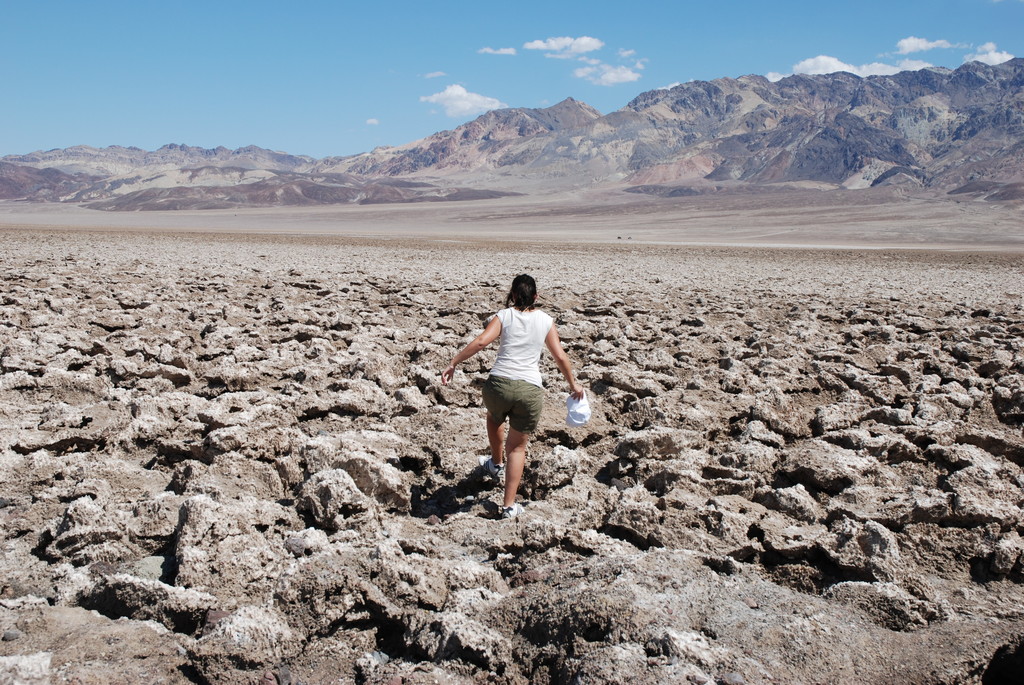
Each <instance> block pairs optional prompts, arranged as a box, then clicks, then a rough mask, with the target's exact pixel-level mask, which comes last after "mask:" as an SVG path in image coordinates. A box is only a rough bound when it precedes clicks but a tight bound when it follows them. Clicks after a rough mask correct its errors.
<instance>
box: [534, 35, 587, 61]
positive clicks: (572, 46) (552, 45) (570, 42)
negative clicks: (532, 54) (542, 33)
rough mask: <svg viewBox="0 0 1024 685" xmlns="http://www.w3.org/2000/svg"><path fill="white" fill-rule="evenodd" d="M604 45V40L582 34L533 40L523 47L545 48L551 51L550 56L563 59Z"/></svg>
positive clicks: (546, 50) (544, 49)
mask: <svg viewBox="0 0 1024 685" xmlns="http://www.w3.org/2000/svg"><path fill="white" fill-rule="evenodd" d="M603 47H604V41H601V40H598V39H597V38H591V37H590V36H580V37H579V38H570V37H569V36H560V37H558V38H548V39H547V40H531V41H530V42H529V43H523V48H524V49H526V50H543V51H545V52H547V53H550V54H548V57H560V58H563V59H564V58H568V57H575V56H577V55H583V54H586V53H588V52H593V51H594V50H600V49H601V48H603Z"/></svg>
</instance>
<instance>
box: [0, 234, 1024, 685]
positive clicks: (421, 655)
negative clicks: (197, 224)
mask: <svg viewBox="0 0 1024 685" xmlns="http://www.w3.org/2000/svg"><path fill="white" fill-rule="evenodd" d="M619 230H621V229H619ZM624 237H625V236H624ZM1021 267H1022V257H1021V256H1020V255H1019V254H1014V253H992V252H989V253H965V252H937V251H933V252H910V251H883V250H874V251H842V250H781V249H764V248H754V247H748V248H739V247H733V248H694V247H679V246H653V245H646V244H639V242H634V243H628V242H618V241H616V242H614V243H612V244H605V245H600V244H591V245H565V244H556V243H536V242H535V243H507V242H506V243H501V242H496V241H493V240H490V241H471V240H462V241H458V242H441V241H437V240H424V241H419V242H412V241H408V240H406V241H398V240H379V239H375V240H368V239H366V240H364V239H358V238H353V237H329V236H320V237H287V236H272V235H263V236H241V235H226V234H221V235H201V234H195V233H175V234H172V233H156V232H153V231H152V230H151V231H149V232H146V233H143V232H125V231H119V232H100V231H83V230H75V231H72V230H41V229H36V230H14V229H10V228H8V229H6V230H4V231H3V232H0V269H2V272H0V273H2V278H3V283H4V286H3V291H2V294H0V297H2V300H0V330H2V334H0V526H2V527H0V539H2V546H3V552H2V554H0V632H2V636H3V639H2V641H0V683H14V682H17V683H33V684H34V683H49V682H55V683H56V682H74V683H81V684H83V685H85V684H89V683H156V682H163V683H189V682H200V683H218V684H220V683H225V684H226V683H268V684H271V683H306V684H309V685H311V684H313V683H338V682H340V683H351V682H360V683H431V682H442V683H447V682H453V683H459V682H466V683H469V682H493V683H528V682H529V683H547V682H576V683H595V682H627V681H628V682H632V683H636V684H638V685H639V684H643V683H666V682H679V683H711V682H718V683H730V684H736V683H773V682H774V683H838V682H844V683H846V682H862V683H892V682H901V683H997V682H1012V680H1011V678H1013V677H1015V676H1019V674H1020V673H1021V669H1022V668H1024V608H1022V607H1024V591H1022V585H1021V583H1022V581H1024V568H1022V563H1024V561H1022V553H1024V541H1022V539H1021V533H1022V531H1024V517H1022V510H1021V506H1022V502H1024V472H1022V466H1024V438H1022V433H1021V425H1022V422H1024V309H1022V304H1021V303H1022V300H1021V295H1022V290H1024V279H1021ZM521 271H528V272H530V273H532V274H534V275H535V276H536V277H537V279H538V282H539V284H540V286H541V288H542V298H543V307H544V308H545V309H547V310H548V311H549V312H551V313H552V314H553V315H554V316H555V317H556V320H557V322H558V325H559V329H560V332H561V334H562V338H563V340H564V342H565V345H566V348H567V350H568V352H569V354H570V356H571V357H572V358H573V360H574V363H575V366H576V369H577V371H578V375H579V377H580V379H581V380H582V382H583V383H584V384H585V385H586V386H587V387H588V388H589V389H590V397H591V400H592V403H593V406H594V410H595V416H594V419H593V420H592V421H591V423H589V424H588V425H587V426H585V427H583V428H577V429H568V428H566V427H565V425H564V423H563V420H562V419H563V416H564V413H563V412H561V411H559V407H560V406H561V403H562V402H563V401H564V398H565V392H564V388H563V387H562V385H561V381H559V380H558V378H557V373H556V372H555V370H554V368H553V366H552V365H551V364H550V361H545V367H544V370H545V373H546V377H547V378H548V379H550V386H549V387H548V389H547V399H548V405H547V409H546V413H545V416H544V421H543V423H542V426H541V428H540V430H539V433H538V435H537V436H536V438H535V440H534V441H533V443H532V444H531V448H530V453H529V462H528V467H527V474H526V478H525V482H524V486H523V488H522V492H521V494H522V496H523V497H524V499H525V500H526V501H527V502H528V504H527V508H526V513H525V514H524V515H523V516H521V517H520V518H518V519H515V520H511V521H500V520H497V519H496V517H495V515H496V511H497V503H498V502H499V501H500V499H499V498H500V489H498V488H496V487H495V486H494V485H492V484H490V483H488V482H486V481H484V480H482V479H481V478H480V477H479V475H478V474H477V473H475V472H474V469H473V466H474V465H475V464H476V459H475V457H476V455H478V454H481V453H482V449H483V448H484V446H485V435H484V430H483V428H484V426H483V418H482V413H481V409H480V403H479V386H480V384H481V383H482V381H483V378H484V376H485V373H486V369H487V365H488V362H489V361H490V359H491V355H492V354H493V352H491V353H490V354H488V353H484V354H482V355H480V357H479V358H474V359H473V360H471V361H470V362H468V363H466V364H465V365H464V366H463V368H462V369H461V370H460V373H459V374H458V375H457V377H456V381H455V383H454V385H453V386H449V387H442V386H441V385H440V384H439V383H438V373H439V372H440V370H441V369H442V368H443V367H444V366H445V365H446V364H447V362H448V361H449V360H450V358H451V356H452V355H453V354H454V352H455V351H456V349H457V348H458V347H459V346H460V345H462V344H464V343H465V342H466V341H468V340H469V339H470V338H471V337H472V336H473V335H474V334H475V333H476V332H477V331H478V330H479V329H480V328H481V326H482V324H483V322H484V321H485V319H486V317H487V316H489V315H490V314H491V313H492V312H493V311H494V310H495V309H496V308H497V307H498V306H499V303H500V300H501V297H502V296H503V294H504V291H505V288H506V287H507V283H508V282H509V280H510V278H511V277H512V276H513V275H514V274H516V273H518V272H521Z"/></svg>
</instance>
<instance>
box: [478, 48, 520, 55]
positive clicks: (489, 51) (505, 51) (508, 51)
mask: <svg viewBox="0 0 1024 685" xmlns="http://www.w3.org/2000/svg"><path fill="white" fill-rule="evenodd" d="M477 53H478V54H481V55H514V54H516V49H515V48H491V47H486V48H480V49H479V50H477Z"/></svg>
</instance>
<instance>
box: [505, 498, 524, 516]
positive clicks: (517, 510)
mask: <svg viewBox="0 0 1024 685" xmlns="http://www.w3.org/2000/svg"><path fill="white" fill-rule="evenodd" d="M524 511H526V510H525V509H523V505H522V504H519V502H516V503H515V504H513V505H512V506H511V507H504V508H502V510H501V518H503V519H514V518H515V517H516V516H519V515H520V514H522V513H523V512H524Z"/></svg>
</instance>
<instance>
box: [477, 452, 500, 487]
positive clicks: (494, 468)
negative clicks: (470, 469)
mask: <svg viewBox="0 0 1024 685" xmlns="http://www.w3.org/2000/svg"><path fill="white" fill-rule="evenodd" d="M480 468H482V469H483V470H484V473H485V474H486V475H488V476H490V477H491V478H492V479H494V480H498V481H500V480H502V479H503V478H504V477H505V465H504V464H500V465H499V464H495V463H494V462H493V461H491V457H490V456H489V455H486V454H485V455H483V456H482V457H480Z"/></svg>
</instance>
